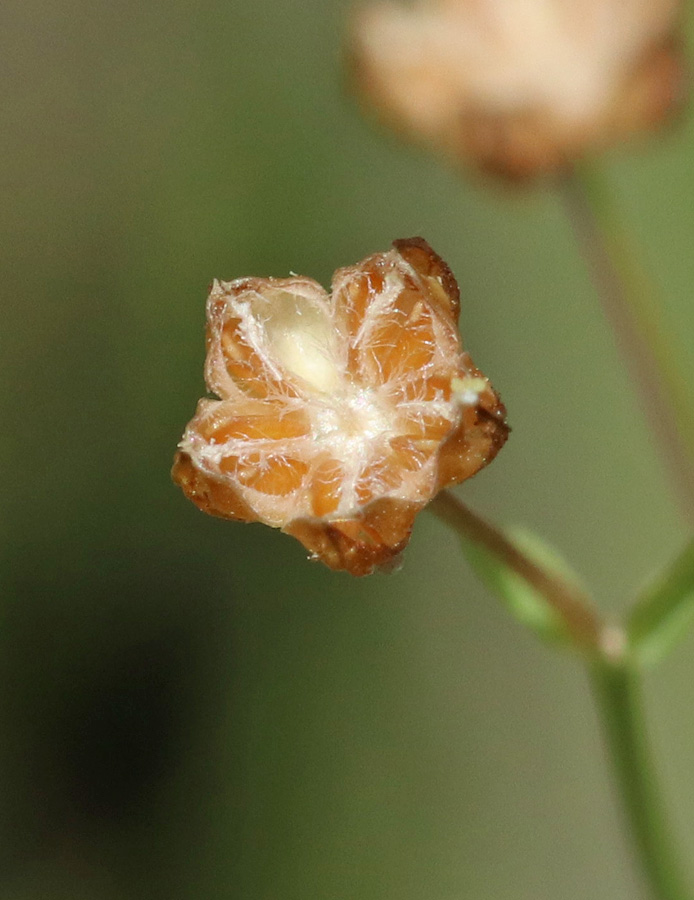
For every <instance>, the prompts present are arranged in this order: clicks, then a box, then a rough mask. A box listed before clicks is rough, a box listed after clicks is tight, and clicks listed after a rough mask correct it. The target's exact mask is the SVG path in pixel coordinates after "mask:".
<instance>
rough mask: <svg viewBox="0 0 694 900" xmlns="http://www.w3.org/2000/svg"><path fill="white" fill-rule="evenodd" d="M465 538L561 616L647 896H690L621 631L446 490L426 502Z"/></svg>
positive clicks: (693, 899)
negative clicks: (581, 660) (582, 666)
mask: <svg viewBox="0 0 694 900" xmlns="http://www.w3.org/2000/svg"><path fill="white" fill-rule="evenodd" d="M429 508H430V509H431V510H432V512H434V514H435V515H436V516H438V518H440V519H441V520H442V521H443V522H444V523H445V524H447V525H448V526H450V527H451V528H452V529H453V530H454V531H455V532H456V533H457V534H459V535H460V536H461V537H462V538H464V539H465V540H466V541H470V542H472V543H474V544H477V545H479V546H480V547H482V548H483V549H484V550H485V551H486V552H487V553H489V554H490V555H491V556H493V557H494V558H495V560H496V561H497V562H498V563H499V564H501V565H502V566H505V567H507V568H508V569H510V570H511V571H513V572H514V573H515V574H516V575H518V576H519V577H520V578H522V579H524V580H525V581H526V582H527V583H528V585H530V586H531V587H532V588H534V589H535V590H536V591H537V592H538V593H539V594H541V595H542V596H543V597H544V598H545V600H546V601H547V603H548V604H549V605H550V606H551V608H552V609H553V610H554V611H555V613H556V614H557V615H558V616H560V618H561V619H562V621H563V622H564V625H565V629H566V632H567V634H568V635H569V636H570V637H571V639H572V642H573V643H574V645H575V646H576V647H577V648H579V649H581V650H584V651H587V652H586V654H585V659H586V662H587V666H588V671H589V673H590V677H591V683H592V686H593V693H594V696H595V700H596V703H597V707H598V711H599V714H600V717H601V720H602V726H603V731H604V735H605V742H606V746H607V749H608V752H609V755H610V758H611V762H612V768H613V770H614V774H615V780H616V786H617V789H618V793H619V796H620V798H621V802H622V807H623V811H624V814H625V819H626V821H627V824H628V827H629V830H630V832H631V836H632V839H633V844H634V848H635V851H636V854H637V857H638V860H639V863H640V866H641V869H642V871H643V874H644V876H645V878H646V881H647V883H648V885H649V887H650V889H651V893H652V896H653V898H654V900H694V895H692V894H690V893H689V891H688V890H687V888H686V886H685V882H684V879H683V876H682V874H681V872H682V870H681V867H680V864H679V861H678V859H677V858H676V854H675V850H674V846H673V841H672V838H671V833H670V828H669V825H668V824H667V821H666V816H665V812H664V809H663V805H662V801H661V798H660V792H659V788H658V785H657V782H656V778H655V775H654V770H653V763H652V761H651V754H650V749H649V746H648V741H647V738H646V732H645V727H644V721H643V710H642V703H641V690H640V687H641V686H640V672H639V669H638V668H637V665H638V663H637V660H636V659H635V658H634V657H633V655H632V654H631V653H630V649H629V647H628V644H627V641H626V638H625V636H624V632H623V631H622V630H621V629H620V628H618V627H614V626H612V627H611V626H607V625H605V624H604V623H603V621H602V619H601V618H600V616H599V614H598V613H597V612H595V611H594V609H593V607H592V605H591V602H590V599H589V598H588V597H587V596H586V595H585V594H584V593H583V592H582V591H580V589H578V588H576V587H575V586H574V585H572V584H571V583H570V582H568V581H566V580H564V579H563V578H562V577H561V576H560V575H558V574H556V573H555V572H553V571H548V570H546V569H544V568H542V567H541V566H539V565H538V564H537V562H535V561H534V560H533V559H531V558H530V557H528V556H527V555H526V554H525V553H523V551H522V549H521V548H519V547H518V546H517V545H516V544H515V543H513V542H512V541H511V540H509V538H508V537H507V536H506V535H505V534H504V533H503V532H502V531H500V530H499V529H498V528H496V527H494V526H493V525H491V524H490V523H489V522H487V521H486V520H485V519H483V518H481V517H480V516H478V515H477V513H475V512H473V511H472V510H471V509H469V508H468V507H467V506H466V505H465V504H464V503H463V502H462V501H460V500H459V499H458V498H457V497H456V496H455V495H454V494H452V493H451V492H450V491H446V490H444V491H441V492H440V493H439V494H438V495H437V497H435V498H434V500H433V501H432V503H431V504H430V507H429Z"/></svg>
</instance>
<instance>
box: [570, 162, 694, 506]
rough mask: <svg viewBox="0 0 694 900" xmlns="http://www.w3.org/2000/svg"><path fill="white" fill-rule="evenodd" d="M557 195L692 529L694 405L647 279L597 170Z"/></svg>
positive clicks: (574, 178)
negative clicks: (562, 204)
mask: <svg viewBox="0 0 694 900" xmlns="http://www.w3.org/2000/svg"><path fill="white" fill-rule="evenodd" d="M559 193H560V196H561V198H562V200H563V201H564V206H565V208H566V210H567V214H568V217H569V220H570V221H571V224H572V226H573V229H574V232H575V234H576V237H577V239H578V241H579V243H580V245H581V247H582V250H583V254H584V256H585V259H586V262H587V265H588V267H589V269H590V271H591V274H592V277H593V281H594V283H595V287H596V290H597V291H598V293H599V295H600V298H601V300H602V304H603V308H604V312H605V316H606V318H607V319H608V321H609V323H610V325H611V326H612V329H613V331H614V334H615V338H616V340H617V343H618V345H619V348H620V350H621V352H622V355H623V357H624V359H625V362H626V364H627V367H628V370H629V372H630V374H631V377H632V379H633V381H634V383H635V385H636V386H637V389H638V393H639V397H640V400H641V405H642V407H643V410H644V413H645V416H646V420H647V422H648V425H649V427H650V430H651V433H652V435H653V439H654V440H655V442H656V444H657V446H658V449H659V450H660V451H661V452H662V453H663V456H664V457H665V460H666V463H667V466H668V469H669V471H670V475H671V478H672V480H673V482H674V488H675V493H676V496H677V499H678V500H679V502H680V504H681V505H682V508H683V511H684V513H685V516H686V518H687V519H688V521H689V522H690V523H694V404H693V402H692V397H691V394H690V391H689V388H688V386H687V383H686V380H685V379H684V378H683V377H682V376H681V374H680V372H679V371H678V369H677V366H676V364H675V362H674V354H673V341H672V339H671V335H667V334H665V331H664V327H663V324H662V319H661V314H660V311H659V309H658V304H657V303H656V302H655V299H654V292H653V290H652V287H651V285H650V283H649V280H648V277H647V275H646V273H645V272H643V271H642V270H641V268H640V265H639V262H638V258H637V255H636V253H635V252H634V250H633V248H632V247H630V245H629V241H628V238H627V235H626V234H625V232H624V229H623V228H622V226H621V223H620V221H619V217H618V216H617V212H616V209H615V204H614V202H613V201H612V198H611V196H610V191H609V189H608V185H606V184H605V183H604V179H601V178H600V177H599V174H598V173H597V172H596V171H595V170H593V169H591V170H580V171H579V170H576V171H574V172H573V173H572V174H570V175H568V176H566V177H564V178H563V179H562V180H561V181H560V182H559Z"/></svg>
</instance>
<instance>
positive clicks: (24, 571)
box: [2, 546, 233, 900]
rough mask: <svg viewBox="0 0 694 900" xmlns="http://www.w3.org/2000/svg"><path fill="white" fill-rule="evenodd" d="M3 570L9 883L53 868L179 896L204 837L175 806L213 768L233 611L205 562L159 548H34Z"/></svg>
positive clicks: (139, 891)
mask: <svg viewBox="0 0 694 900" xmlns="http://www.w3.org/2000/svg"><path fill="white" fill-rule="evenodd" d="M37 560H40V567H38V568H37V562H36V561H37ZM9 570H10V571H11V572H12V573H13V575H12V576H11V577H10V579H9V583H8V584H7V586H6V589H5V591H4V594H5V601H6V608H5V624H4V628H3V632H4V637H3V644H4V646H3V651H2V661H3V669H4V672H3V685H4V687H3V689H2V691H3V702H2V728H3V733H4V738H3V739H2V751H3V756H4V759H3V760H2V770H3V772H4V775H5V784H4V787H3V801H2V803H3V806H4V818H5V823H4V824H5V828H4V829H3V830H4V833H5V837H4V839H3V847H2V876H3V878H7V879H10V880H12V882H13V883H14V882H15V881H16V880H17V879H20V880H21V878H22V873H23V871H25V870H26V871H28V870H31V869H32V868H33V867H35V866H36V865H37V864H40V863H41V861H43V860H46V859H50V860H51V865H50V866H49V867H48V869H49V872H50V870H51V868H52V871H53V875H52V876H51V875H50V874H49V875H48V876H47V877H49V878H50V877H55V873H56V872H57V871H59V872H60V874H61V878H63V877H68V880H72V877H73V876H74V884H75V885H76V886H77V885H79V884H80V882H84V881H85V878H86V880H87V881H89V875H90V873H92V874H93V873H94V872H98V873H100V875H99V877H100V878H102V879H103V881H104V883H109V884H110V885H111V886H112V887H115V889H116V892H117V895H118V896H121V895H124V896H133V897H134V896H138V897H139V896H162V897H169V898H173V897H176V896H177V884H178V883H179V881H180V879H181V878H182V877H183V873H184V871H185V866H186V854H187V853H190V852H192V848H193V847H195V846H196V843H197V841H198V840H199V839H200V830H201V829H204V823H203V822H201V821H199V820H197V819H196V812H195V809H193V810H192V811H190V810H188V811H186V815H185V816H183V815H180V807H181V803H180V801H179V798H180V797H181V796H185V794H186V787H187V785H186V782H187V781H188V780H189V779H191V778H192V779H193V780H195V778H196V776H195V774H194V773H195V772H196V770H197V769H200V768H202V769H204V768H205V758H204V757H205V753H206V752H207V751H206V741H205V733H204V732H205V728H206V723H208V724H209V720H210V717H211V719H212V721H214V717H215V715H216V713H217V711H218V700H219V698H220V696H221V694H220V692H219V690H218V688H217V687H216V683H217V681H218V679H216V678H215V671H216V670H217V669H218V668H219V667H221V665H222V663H223V666H224V670H225V671H226V672H227V673H228V672H229V670H230V666H229V655H230V653H231V654H232V655H233V647H232V645H233V639H232V634H231V620H230V611H231V608H232V607H231V602H230V601H232V600H233V598H230V597H229V594H228V591H225V598H224V599H223V600H220V599H219V598H218V597H217V596H216V594H215V587H214V584H213V579H212V576H211V574H210V573H211V571H213V570H212V569H211V567H209V566H207V565H206V560H205V558H204V556H201V555H200V554H198V555H197V556H196V557H195V558H190V557H189V556H188V555H187V554H186V553H185V552H184V553H175V552H174V551H173V550H161V549H158V548H157V549H153V548H137V549H134V548H132V547H130V548H129V547H124V548H120V549H113V547H109V549H108V550H107V551H106V552H105V554H104V555H103V556H99V554H98V553H95V554H94V555H93V556H90V558H89V559H84V558H79V557H76V556H74V555H73V556H72V557H71V556H70V553H69V551H66V549H65V547H64V546H63V547H56V548H53V550H48V551H47V550H46V548H37V547H31V548H29V547H27V548H26V550H25V551H24V552H20V553H18V554H17V555H16V558H15V559H14V560H13V561H12V565H11V566H10V567H9ZM231 670H232V671H233V664H232V666H231ZM225 687H226V690H225V696H226V697H228V685H227V686H225ZM197 789H198V790H200V786H199V784H198V788H197ZM48 887H49V886H48V885H47V886H46V890H47V894H48V893H49V892H48ZM109 896H111V894H110V893H109ZM95 900H96V898H95Z"/></svg>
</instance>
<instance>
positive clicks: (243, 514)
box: [171, 451, 258, 522]
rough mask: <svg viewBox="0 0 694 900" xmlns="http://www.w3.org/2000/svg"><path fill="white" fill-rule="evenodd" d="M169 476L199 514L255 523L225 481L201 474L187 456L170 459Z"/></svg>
mask: <svg viewBox="0 0 694 900" xmlns="http://www.w3.org/2000/svg"><path fill="white" fill-rule="evenodd" d="M171 477H172V478H173V480H174V481H175V482H176V484H177V485H178V486H179V487H180V488H181V490H182V491H183V493H184V494H185V495H186V497H188V499H189V500H192V501H193V503H194V504H195V505H196V506H197V507H198V509H201V510H202V511H203V512H206V513H208V514H209V515H211V516H218V517H219V518H222V519H235V520H238V521H240V522H257V521H258V516H257V515H256V514H255V513H254V512H253V510H252V509H251V508H250V507H249V506H248V504H247V503H246V502H245V501H244V500H243V498H242V497H241V496H240V494H239V492H238V490H237V489H236V488H235V487H234V486H233V484H230V483H229V481H228V480H223V479H222V478H215V477H214V476H212V475H210V474H208V473H206V472H203V471H202V470H201V469H200V468H198V466H196V465H195V463H194V462H193V461H192V459H191V458H190V456H189V455H188V454H187V453H183V452H181V451H179V452H178V453H177V454H176V456H175V457H174V464H173V468H172V470H171Z"/></svg>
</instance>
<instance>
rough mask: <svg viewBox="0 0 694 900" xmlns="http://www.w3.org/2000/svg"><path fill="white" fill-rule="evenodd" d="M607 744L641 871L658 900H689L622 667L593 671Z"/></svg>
mask: <svg viewBox="0 0 694 900" xmlns="http://www.w3.org/2000/svg"><path fill="white" fill-rule="evenodd" d="M591 680H592V686H593V692H594V695H595V700H596V703H597V706H598V710H599V712H600V715H601V719H602V726H603V731H604V736H605V743H606V746H607V749H608V752H609V755H610V758H611V763H612V768H613V770H614V775H615V779H616V783H617V787H618V790H619V794H620V797H621V801H622V806H623V811H624V814H625V819H626V821H627V825H628V827H629V830H630V832H631V836H632V839H633V845H634V848H635V850H636V853H637V857H638V860H639V862H640V865H641V869H642V871H643V874H644V876H645V879H646V881H647V883H648V885H649V886H650V889H651V892H652V895H653V897H654V898H657V900H692V894H691V893H690V892H689V890H688V888H687V887H686V885H685V881H684V877H683V875H682V869H681V866H680V862H679V859H678V858H677V857H676V852H675V848H674V842H673V839H672V834H671V830H670V827H669V824H668V822H667V820H666V816H665V812H664V809H663V805H662V801H661V796H660V791H659V787H658V784H657V780H656V777H655V773H654V769H653V763H652V760H651V753H650V747H649V746H648V741H647V738H646V733H645V728H644V722H643V708H642V699H641V684H640V678H639V674H638V672H637V671H636V670H635V669H634V668H633V667H632V666H631V665H630V664H629V663H628V662H627V661H626V658H623V659H621V660H615V659H613V660H607V659H602V660H600V661H598V662H596V663H595V664H594V665H593V666H592V668H591Z"/></svg>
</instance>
